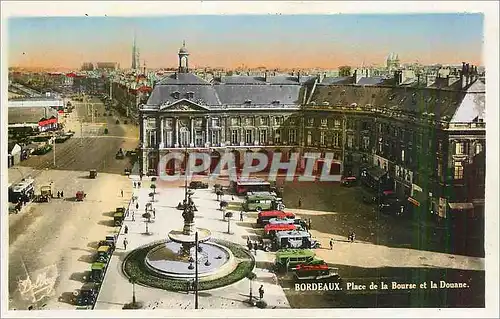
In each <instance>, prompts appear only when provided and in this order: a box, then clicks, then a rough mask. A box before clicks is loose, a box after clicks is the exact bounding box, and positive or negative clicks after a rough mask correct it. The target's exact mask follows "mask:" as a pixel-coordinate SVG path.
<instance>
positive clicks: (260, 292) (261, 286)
mask: <svg viewBox="0 0 500 319" xmlns="http://www.w3.org/2000/svg"><path fill="white" fill-rule="evenodd" d="M259 297H260V299H261V300H262V299H263V298H264V285H260V288H259Z"/></svg>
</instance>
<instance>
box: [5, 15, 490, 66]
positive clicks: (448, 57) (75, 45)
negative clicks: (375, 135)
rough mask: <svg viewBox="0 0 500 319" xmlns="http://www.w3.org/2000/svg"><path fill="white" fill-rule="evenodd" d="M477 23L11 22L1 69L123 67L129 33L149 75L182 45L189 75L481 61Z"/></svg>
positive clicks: (303, 18)
mask: <svg viewBox="0 0 500 319" xmlns="http://www.w3.org/2000/svg"><path fill="white" fill-rule="evenodd" d="M483 25H484V16H483V14H464V13H453V14H442V13H439V14H421V13H418V14H336V15H222V16H216V15H203V16H194V15H185V16H161V17H160V16H154V17H133V18H129V17H16V18H9V19H8V26H7V28H8V31H7V32H8V44H9V45H8V49H7V50H8V51H7V52H8V58H9V63H8V65H9V67H17V68H40V69H43V68H60V69H79V68H80V67H81V66H82V64H83V63H85V62H93V63H95V62H106V61H109V62H116V63H118V64H120V68H122V69H128V68H130V65H131V61H132V45H133V38H134V33H135V34H136V43H137V48H138V49H139V52H140V55H141V57H140V63H141V67H142V64H143V62H144V61H145V62H146V66H147V68H149V69H158V68H172V67H177V64H178V60H177V53H178V50H179V48H180V47H181V46H182V42H183V41H186V48H187V49H188V51H189V53H190V57H189V64H190V67H191V69H195V68H200V67H212V68H227V69H236V68H241V67H242V66H245V67H246V68H258V67H263V66H264V67H266V68H268V69H273V68H279V69H300V68H302V69H313V68H318V69H319V68H322V69H337V68H338V67H339V66H342V65H350V66H354V67H355V66H361V65H365V66H370V65H374V66H382V65H385V61H386V59H387V56H388V55H389V54H390V53H392V52H394V53H397V54H398V55H399V58H400V60H401V63H402V64H405V63H420V64H422V65H432V64H452V65H455V64H456V65H460V64H461V62H462V61H467V62H469V63H471V64H474V65H483V62H484V60H483V57H482V51H483V46H484V39H483V37H484V35H483ZM179 30H180V31H179ZM175 33H177V34H176V35H174V36H172V34H175Z"/></svg>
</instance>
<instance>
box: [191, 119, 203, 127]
mask: <svg viewBox="0 0 500 319" xmlns="http://www.w3.org/2000/svg"><path fill="white" fill-rule="evenodd" d="M193 122H194V126H196V127H200V126H202V125H203V120H202V119H200V118H197V119H195V120H194V121H193Z"/></svg>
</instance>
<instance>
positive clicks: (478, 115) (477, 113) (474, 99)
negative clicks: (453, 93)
mask: <svg viewBox="0 0 500 319" xmlns="http://www.w3.org/2000/svg"><path fill="white" fill-rule="evenodd" d="M485 89H486V88H485V85H484V83H483V82H481V81H476V82H474V83H473V84H472V85H471V86H470V87H469V88H468V89H467V91H466V94H465V97H464V98H463V100H462V101H461V103H460V105H459V106H458V108H457V109H456V111H455V113H454V114H453V117H452V119H451V123H470V122H473V121H477V120H478V119H484V118H485V115H486V114H485V110H486V105H485V101H486V95H485Z"/></svg>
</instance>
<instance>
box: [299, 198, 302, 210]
mask: <svg viewBox="0 0 500 319" xmlns="http://www.w3.org/2000/svg"><path fill="white" fill-rule="evenodd" d="M301 207H302V197H299V208H301Z"/></svg>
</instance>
